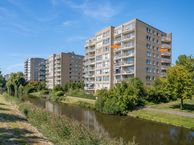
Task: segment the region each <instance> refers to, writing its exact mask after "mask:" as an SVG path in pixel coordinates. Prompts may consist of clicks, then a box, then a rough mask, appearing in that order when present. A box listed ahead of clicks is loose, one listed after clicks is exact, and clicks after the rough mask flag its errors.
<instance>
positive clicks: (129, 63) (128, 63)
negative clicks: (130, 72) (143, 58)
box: [121, 61, 134, 66]
mask: <svg viewBox="0 0 194 145" xmlns="http://www.w3.org/2000/svg"><path fill="white" fill-rule="evenodd" d="M121 65H122V66H129V65H134V61H122V64H121Z"/></svg>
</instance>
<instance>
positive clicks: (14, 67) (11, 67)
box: [6, 63, 24, 71]
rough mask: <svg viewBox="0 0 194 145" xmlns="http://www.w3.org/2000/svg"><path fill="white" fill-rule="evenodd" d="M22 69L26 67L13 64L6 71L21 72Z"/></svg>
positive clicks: (21, 64) (20, 64)
mask: <svg viewBox="0 0 194 145" xmlns="http://www.w3.org/2000/svg"><path fill="white" fill-rule="evenodd" d="M22 67H24V64H23V63H18V64H13V65H10V66H8V67H7V70H6V71H12V70H21V68H22Z"/></svg>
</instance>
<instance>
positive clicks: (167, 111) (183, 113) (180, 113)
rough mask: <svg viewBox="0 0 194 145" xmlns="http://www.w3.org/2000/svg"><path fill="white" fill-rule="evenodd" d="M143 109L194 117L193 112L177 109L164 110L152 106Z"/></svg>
mask: <svg viewBox="0 0 194 145" xmlns="http://www.w3.org/2000/svg"><path fill="white" fill-rule="evenodd" d="M143 109H144V110H149V111H155V112H161V113H168V114H174V115H178V116H184V117H190V118H194V114H193V113H186V112H180V111H175V110H162V109H156V108H151V107H145V108H143Z"/></svg>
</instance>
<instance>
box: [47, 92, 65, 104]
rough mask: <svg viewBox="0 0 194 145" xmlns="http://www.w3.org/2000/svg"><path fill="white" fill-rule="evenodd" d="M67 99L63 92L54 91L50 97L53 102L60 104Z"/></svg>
mask: <svg viewBox="0 0 194 145" xmlns="http://www.w3.org/2000/svg"><path fill="white" fill-rule="evenodd" d="M64 98H65V96H64V92H63V91H57V92H55V91H53V92H52V93H51V94H50V96H49V99H50V100H51V101H56V102H60V101H62V100H63V99H64Z"/></svg>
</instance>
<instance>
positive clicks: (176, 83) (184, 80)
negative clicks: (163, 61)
mask: <svg viewBox="0 0 194 145" xmlns="http://www.w3.org/2000/svg"><path fill="white" fill-rule="evenodd" d="M193 86H194V80H193V79H192V75H191V73H189V72H188V70H187V69H185V67H184V66H182V65H176V66H173V67H171V68H169V69H168V72H167V87H168V88H169V89H170V91H171V93H172V94H173V95H175V96H176V97H177V98H180V99H181V106H180V107H181V109H182V108H183V100H184V99H186V98H192V95H193Z"/></svg>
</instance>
